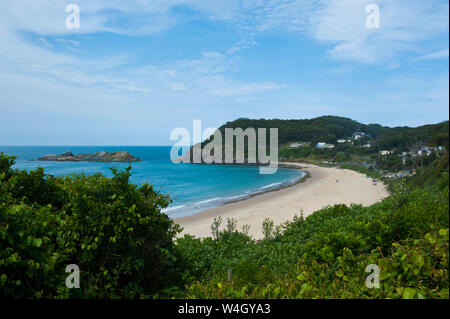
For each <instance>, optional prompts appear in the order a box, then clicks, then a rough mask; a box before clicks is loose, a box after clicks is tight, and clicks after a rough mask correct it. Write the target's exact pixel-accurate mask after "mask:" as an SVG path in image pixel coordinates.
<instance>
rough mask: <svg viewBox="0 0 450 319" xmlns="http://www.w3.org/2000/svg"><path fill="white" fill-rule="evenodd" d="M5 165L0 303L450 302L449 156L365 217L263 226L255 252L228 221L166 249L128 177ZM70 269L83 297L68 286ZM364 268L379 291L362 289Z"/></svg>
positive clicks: (168, 237)
mask: <svg viewBox="0 0 450 319" xmlns="http://www.w3.org/2000/svg"><path fill="white" fill-rule="evenodd" d="M12 164H13V158H12V157H7V156H4V155H0V296H3V297H15V298H145V297H162V298H166V297H176V298H449V279H448V278H449V277H448V270H449V263H448V258H449V257H448V254H449V250H448V249H449V248H448V236H449V227H448V222H449V205H448V196H449V194H448V192H449V180H448V153H447V154H446V155H445V156H443V157H442V158H439V159H438V160H436V161H435V162H434V163H433V164H432V165H430V167H429V168H428V169H427V170H426V171H425V172H424V173H423V174H420V175H417V176H414V177H413V178H412V179H411V180H408V181H406V180H400V181H398V182H396V183H395V184H394V185H392V195H391V196H390V197H389V198H387V199H385V200H383V201H382V202H380V203H377V204H374V205H372V206H370V207H361V206H358V205H353V206H350V207H348V206H345V205H335V206H333V207H327V208H324V209H322V210H320V211H317V212H315V213H314V214H312V215H310V216H308V217H306V218H303V217H302V216H301V215H300V212H299V215H300V216H299V217H297V218H295V219H293V220H292V221H290V222H288V223H286V224H284V225H282V226H281V227H276V228H275V227H273V223H272V222H271V221H270V220H266V221H265V222H264V225H263V230H264V234H265V239H264V240H261V241H256V240H254V239H252V238H250V237H249V236H248V235H247V234H246V231H248V229H243V230H242V231H238V230H237V229H236V227H235V225H236V223H235V221H234V220H228V221H226V222H227V225H226V227H225V230H219V227H218V226H219V223H220V220H216V222H215V223H214V224H213V225H212V237H210V238H205V239H198V238H194V237H192V236H189V235H185V236H184V237H183V238H179V239H175V235H176V234H177V232H178V231H179V228H178V226H177V225H175V224H174V223H173V221H172V220H171V219H170V218H168V217H167V216H166V215H165V214H163V213H161V209H162V208H164V207H166V206H167V205H168V203H169V202H170V200H169V199H168V198H167V197H165V196H163V195H162V194H159V193H158V192H156V191H154V190H153V188H152V187H151V186H149V185H143V186H141V187H137V186H135V185H132V184H130V183H129V176H130V170H129V169H128V170H125V171H117V170H113V173H114V177H113V178H106V177H104V176H102V175H94V176H89V177H87V176H83V175H72V176H67V177H58V178H55V177H52V176H49V175H46V174H45V173H44V171H43V170H42V169H38V170H36V171H31V172H26V171H19V170H13V169H12V168H11V166H12ZM220 229H221V228H220ZM68 264H77V265H78V266H79V267H80V270H81V283H80V285H81V288H80V289H67V288H66V286H65V278H66V276H67V275H68V274H67V273H66V272H65V268H66V266H67V265H68ZM371 264H373V265H377V266H378V267H379V269H380V287H379V288H368V287H367V286H366V284H365V282H366V276H367V275H368V273H366V268H367V266H368V265H371ZM229 270H231V273H230V272H229ZM229 274H230V275H231V278H228V276H229ZM229 279H230V280H229Z"/></svg>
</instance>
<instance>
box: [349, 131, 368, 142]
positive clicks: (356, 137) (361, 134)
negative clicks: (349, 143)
mask: <svg viewBox="0 0 450 319" xmlns="http://www.w3.org/2000/svg"><path fill="white" fill-rule="evenodd" d="M364 137H366V133H364V132H355V133H353V136H352V138H353V139H354V140H355V141H357V140H359V139H360V138H364Z"/></svg>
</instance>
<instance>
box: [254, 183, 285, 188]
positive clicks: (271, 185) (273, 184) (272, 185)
mask: <svg viewBox="0 0 450 319" xmlns="http://www.w3.org/2000/svg"><path fill="white" fill-rule="evenodd" d="M281 184H283V182H279V183H272V184H269V185H266V186H263V187H260V188H258V189H266V188H271V187H275V186H278V185H281Z"/></svg>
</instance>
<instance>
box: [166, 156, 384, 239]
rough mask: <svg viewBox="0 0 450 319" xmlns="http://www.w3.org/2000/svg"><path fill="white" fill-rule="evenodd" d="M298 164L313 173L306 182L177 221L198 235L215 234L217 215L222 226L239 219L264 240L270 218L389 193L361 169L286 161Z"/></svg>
mask: <svg viewBox="0 0 450 319" xmlns="http://www.w3.org/2000/svg"><path fill="white" fill-rule="evenodd" d="M284 164H290V165H295V166H298V167H299V168H301V169H303V170H304V171H308V172H309V173H310V175H311V177H310V178H308V179H307V180H306V181H305V182H303V183H298V184H296V185H293V186H291V187H287V188H283V189H280V190H275V191H272V192H268V193H264V194H261V195H257V196H255V197H252V198H249V199H246V200H242V201H239V202H234V203H228V204H226V205H223V206H220V207H217V208H213V209H209V210H206V211H204V212H201V213H199V214H196V215H193V216H187V217H182V218H178V219H176V220H175V222H177V223H178V224H180V225H181V226H182V227H183V228H184V230H183V233H182V234H181V236H183V235H184V234H191V235H194V236H196V237H209V236H211V228H210V226H211V224H212V222H213V220H214V217H219V216H221V217H222V226H223V227H224V226H225V225H226V219H227V218H234V219H236V220H237V227H238V229H241V228H242V226H243V225H245V224H248V225H250V230H249V235H251V236H253V238H255V239H261V238H262V237H263V234H262V222H263V220H264V219H265V218H270V219H272V220H273V221H274V223H275V225H279V224H281V223H284V222H286V221H288V220H292V218H293V217H294V216H295V215H297V216H299V215H300V212H301V210H303V214H304V216H305V217H306V216H308V215H310V214H311V213H313V212H314V211H316V210H319V209H321V208H323V207H325V206H328V205H335V204H346V205H350V204H362V205H363V206H369V205H371V204H373V203H375V202H377V201H380V200H382V199H383V198H385V197H387V196H388V191H387V189H386V187H385V185H384V184H383V183H382V182H377V183H373V181H372V178H367V177H366V176H365V175H363V174H360V173H358V172H355V171H352V170H347V169H340V168H335V167H320V166H316V165H311V164H298V163H284Z"/></svg>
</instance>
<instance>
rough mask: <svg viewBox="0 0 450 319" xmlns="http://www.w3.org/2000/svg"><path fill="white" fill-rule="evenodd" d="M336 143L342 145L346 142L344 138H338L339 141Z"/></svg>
mask: <svg viewBox="0 0 450 319" xmlns="http://www.w3.org/2000/svg"><path fill="white" fill-rule="evenodd" d="M337 142H338V143H339V144H342V143H346V142H347V140H346V139H345V138H340V139H338V140H337Z"/></svg>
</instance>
